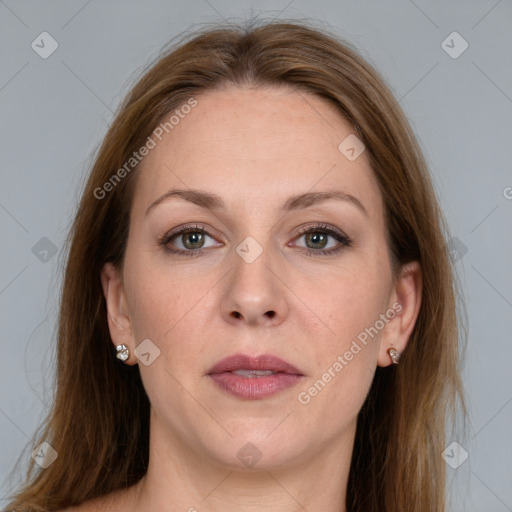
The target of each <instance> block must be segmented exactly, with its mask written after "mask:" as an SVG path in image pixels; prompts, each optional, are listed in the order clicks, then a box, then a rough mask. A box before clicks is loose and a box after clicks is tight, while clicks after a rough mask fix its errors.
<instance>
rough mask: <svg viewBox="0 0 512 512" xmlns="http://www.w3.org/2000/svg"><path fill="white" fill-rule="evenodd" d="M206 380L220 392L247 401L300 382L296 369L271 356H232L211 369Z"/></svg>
mask: <svg viewBox="0 0 512 512" xmlns="http://www.w3.org/2000/svg"><path fill="white" fill-rule="evenodd" d="M208 376H209V377H210V378H211V379H212V381H213V382H215V383H216V384H217V385H218V386H219V387H220V389H222V390H223V391H226V392H227V393H230V394H231V395H234V396H236V397H237V398H242V399H249V400H251V399H252V400H255V399H262V398H267V397H270V396H272V395H274V394H276V393H279V392H280V391H284V390H285V389H288V388H290V387H292V386H294V385H295V384H297V383H298V381H299V380H301V379H302V378H304V374H303V373H302V372H301V371H300V370H299V369H298V368H296V367H295V366H293V365H292V364H290V363H288V362H287V361H284V360H283V359H280V358H279V357H276V356H273V355H271V354H264V355H261V356H258V357H251V356H247V355H245V354H235V355H233V356H230V357H227V358H225V359H222V360H221V361H219V362H218V363H217V364H216V365H214V366H213V367H212V368H211V369H210V370H209V372H208Z"/></svg>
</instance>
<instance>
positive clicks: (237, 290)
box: [221, 248, 289, 326]
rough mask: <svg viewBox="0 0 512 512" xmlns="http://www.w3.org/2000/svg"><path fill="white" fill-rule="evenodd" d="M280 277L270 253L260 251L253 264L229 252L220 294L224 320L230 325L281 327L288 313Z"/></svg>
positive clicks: (287, 290) (286, 289)
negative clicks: (230, 266)
mask: <svg viewBox="0 0 512 512" xmlns="http://www.w3.org/2000/svg"><path fill="white" fill-rule="evenodd" d="M230 263H231V262H230ZM281 274H282V272H280V270H279V267H278V265H277V264H276V262H275V258H274V260H273V259H272V258H271V254H270V250H267V249H265V248H263V251H262V252H261V254H260V255H259V256H258V257H257V258H256V259H254V260H253V261H251V258H246V259H244V257H242V256H240V255H239V253H238V252H236V251H233V254H232V270H231V272H229V273H228V275H227V277H226V280H225V283H224V288H223V292H222V293H223V297H222V301H221V314H222V316H223V318H224V320H225V321H226V322H228V323H230V324H233V325H239V324H241V323H245V324H247V325H253V326H275V325H279V324H280V323H282V322H283V321H284V319H285V318H286V316H287V315H288V312H289V304H288V300H287V295H288V293H289V289H288V288H287V286H286V284H285V282H286V280H285V279H284V276H283V275H281Z"/></svg>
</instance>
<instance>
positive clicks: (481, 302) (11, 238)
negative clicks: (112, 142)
mask: <svg viewBox="0 0 512 512" xmlns="http://www.w3.org/2000/svg"><path fill="white" fill-rule="evenodd" d="M254 17H258V18H265V19H271V18H275V19H288V20H290V19H297V20H301V19H304V18H307V19H310V20H317V22H318V23H319V24H326V23H328V24H329V27H330V28H331V29H333V30H334V31H335V32H336V33H337V34H339V36H341V37H342V38H345V39H346V40H348V41H349V42H351V43H352V44H353V45H354V46H355V47H356V48H357V49H358V50H359V51H360V53H361V54H362V55H363V56H364V57H365V58H366V59H368V60H369V61H370V62H371V63H372V64H373V65H374V66H375V67H376V68H377V69H378V70H379V71H380V72H381V74H382V75H383V76H384V78H385V79H386V81H387V82H388V84H389V85H390V86H391V88H392V89H393V91H394V92H395V94H396V97H397V100H399V101H400V105H401V106H402V107H403V108H404V110H405V112H406V114H407V116H408V117H409V119H410V120H411V123H412V126H413V128H414V131H415V133H416V134H417V136H418V139H419V141H420V144H421V146H422V148H423V151H424V153H425V156H426V158H427V160H428V163H429V165H430V169H431V172H432V174H433V176H434V181H435V184H436V188H437V192H438V194H439V197H440V201H441V203H442V207H443V209H444V211H445V214H446V217H447V219H448V221H449V224H450V230H451V233H450V237H451V238H450V242H449V243H450V248H451V250H452V252H453V254H454V256H455V258H456V259H457V260H458V261H457V263H456V268H457V272H458V275H459V277H460V279H461V283H462V291H463V293H464V302H465V304H466V310H467V323H468V328H469V336H468V347H467V354H466V361H465V367H464V379H465V384H466V389H467V394H468V397H469V402H470V403H469V405H470V418H469V419H470V431H469V435H468V438H467V439H466V440H465V441H464V442H462V441H461V440H460V439H457V438H455V437H454V438H453V439H449V443H450V442H457V441H461V443H460V445H461V448H458V447H457V450H458V452H457V453H458V455H457V457H460V456H461V454H464V453H465V452H467V454H468V458H467V460H465V461H464V463H462V464H461V465H460V466H459V467H458V468H457V469H453V468H452V467H451V466H449V467H448V476H449V483H450V493H451V497H452V506H451V510H454V511H465V512H477V511H478V512H483V511H485V512H493V511H494V512H505V511H510V510H512V485H511V484H512V436H511V430H512V429H511V426H512V378H511V372H510V369H511V364H510V362H511V360H512V348H511V347H512V338H511V335H510V332H511V330H512V314H511V313H512V271H511V257H510V255H511V252H512V237H511V234H512V230H511V224H512V223H511V220H512V171H511V169H512V167H511V159H510V147H511V142H512V139H511V129H510V122H511V121H510V120H511V117H512V65H511V64H512V59H511V57H512V30H511V27H512V3H511V2H510V1H507V0H501V1H496V0H482V1H467V0H465V1H463V0H458V1H450V2H444V1H430V2H428V1H426V0H415V1H412V0H394V1H380V2H379V1H376V0H375V1H371V0H361V1H358V2H356V1H355V0H315V1H314V2H310V1H307V0H270V1H259V2H258V1H252V2H251V1H248V0H241V1H238V2H228V1H227V0H186V1H185V0H174V1H165V0H150V1H144V2H143V1H120V0H119V1H100V0H89V1H87V0H80V1H76V0H66V1H64V0H59V1H46V2H36V1H24V0H23V1H15V0H0V119H1V128H0V156H1V160H0V230H1V247H2V250H1V253H0V322H1V324H0V325H1V337H0V348H1V358H0V365H1V366H0V378H1V386H0V479H1V487H0V507H1V506H3V505H6V500H5V499H1V498H4V497H5V496H6V495H7V493H8V492H9V490H10V489H11V488H12V486H14V485H16V483H17V481H18V478H19V476H20V473H21V471H22V470H24V469H25V466H26V463H27V461H28V460H29V457H30V454H31V450H32V449H33V447H28V448H26V449H25V451H24V452H23V456H22V461H21V465H20V469H19V471H17V472H15V473H14V474H13V475H11V477H10V478H8V476H9V474H10V472H11V470H12V469H13V467H14V465H15V462H16V461H17V459H18V457H19V456H20V454H21V453H22V451H23V449H24V448H25V447H26V446H27V444H28V442H29V440H30V439H31V438H32V436H33V434H34V432H35V429H36V427H37V426H38V425H39V423H40V422H41V420H42V419H43V418H44V416H45V415H46V413H47V412H48V406H49V403H50V400H51V391H52V389H51V386H52V378H53V371H54V340H55V325H56V319H57V305H58V290H59V286H60V283H61V275H62V264H63V262H62V258H60V257H59V256H61V255H62V254H63V245H64V241H65V236H66V234H67V230H68V228H69V225H70V222H71V219H72V214H73V211H74V209H75V206H76V201H77V198H78V195H79V192H80V189H81V186H82V185H83V180H84V177H85V176H86V174H87V172H88V169H89V166H90V162H91V155H92V154H93V152H94V151H95V150H96V148H97V146H98V144H99V142H100V141H101V138H102V136H103V135H104V134H105V131H106V129H107V126H108V125H109V123H110V121H111V120H112V118H113V112H114V111H115V110H116V108H117V107H118V105H119V103H120V101H121V99H122V98H123V96H124V94H125V93H126V92H127V91H128V89H129V86H130V85H131V84H132V83H133V80H134V79H135V78H136V77H137V76H138V75H139V73H140V72H141V70H142V69H143V68H144V67H145V66H147V64H148V62H149V61H150V60H151V59H153V58H154V57H155V56H156V55H157V54H158V52H159V50H160V48H161V47H162V46H163V45H164V44H165V43H167V42H168V41H169V40H170V39H172V38H173V37H175V36H177V35H178V34H180V33H182V32H183V31H184V30H189V29H193V28H194V27H195V26H198V24H200V23H203V22H213V21H216V20H222V19H226V20H234V21H243V20H247V19H249V18H254ZM43 32H46V33H47V34H43V35H41V34H42V33H43ZM454 33H455V34H454ZM41 39H43V41H44V42H43V43H41ZM57 45H58V46H57ZM466 46H467V47H466ZM55 47H56V49H55V51H54V52H53V53H51V55H48V54H49V53H50V52H51V51H52V50H53V49H54V48H55ZM43 57H44V58H43ZM462 449H463V450H464V452H463V451H462ZM451 453H452V454H453V452H451ZM312 512H313V511H312Z"/></svg>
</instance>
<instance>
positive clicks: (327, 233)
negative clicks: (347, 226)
mask: <svg viewBox="0 0 512 512" xmlns="http://www.w3.org/2000/svg"><path fill="white" fill-rule="evenodd" d="M299 231H300V232H301V233H302V234H301V236H300V237H298V238H297V239H296V240H300V239H301V238H304V241H305V244H306V248H307V249H308V250H307V251H306V252H307V254H309V255H322V256H327V255H330V254H335V253H337V252H339V251H341V249H343V248H344V247H350V246H351V245H352V241H351V240H350V238H349V237H348V236H347V235H345V233H343V232H341V231H338V230H337V229H334V228H332V227H329V226H326V225H325V224H320V225H314V226H305V227H303V228H301V229H300V230H299ZM329 238H330V239H331V241H329Z"/></svg>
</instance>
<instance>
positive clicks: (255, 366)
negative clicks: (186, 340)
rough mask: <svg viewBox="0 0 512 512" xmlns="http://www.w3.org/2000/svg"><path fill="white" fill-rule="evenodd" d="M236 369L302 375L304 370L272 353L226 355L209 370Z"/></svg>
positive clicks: (211, 371) (229, 370)
mask: <svg viewBox="0 0 512 512" xmlns="http://www.w3.org/2000/svg"><path fill="white" fill-rule="evenodd" d="M235 370H270V371H272V372H276V373H277V372H282V373H290V374H296V375H302V372H301V371H300V370H299V369H298V368H296V367H295V366H293V365H292V364H290V363H288V362H286V361H284V360H283V359H281V358H279V357H276V356H273V355H272V354H262V355H260V356H256V357H252V356H248V355H245V354H234V355H232V356H228V357H225V358H224V359H222V360H220V361H219V362H218V363H217V364H215V365H214V366H213V367H212V368H210V369H209V370H208V375H211V374H212V373H224V372H232V371H235Z"/></svg>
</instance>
